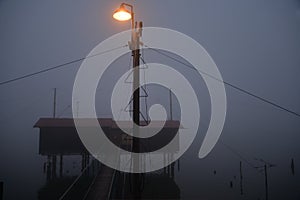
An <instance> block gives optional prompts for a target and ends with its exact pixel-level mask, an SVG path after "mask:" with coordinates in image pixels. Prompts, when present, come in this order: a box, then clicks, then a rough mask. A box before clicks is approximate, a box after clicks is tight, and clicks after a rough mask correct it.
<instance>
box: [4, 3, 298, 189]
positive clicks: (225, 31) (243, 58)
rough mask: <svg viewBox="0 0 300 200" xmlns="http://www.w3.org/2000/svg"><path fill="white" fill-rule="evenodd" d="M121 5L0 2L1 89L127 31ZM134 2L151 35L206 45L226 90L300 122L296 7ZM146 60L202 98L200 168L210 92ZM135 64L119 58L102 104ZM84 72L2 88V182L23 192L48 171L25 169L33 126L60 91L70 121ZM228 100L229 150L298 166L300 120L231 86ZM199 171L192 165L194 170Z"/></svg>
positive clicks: (158, 98) (72, 68)
mask: <svg viewBox="0 0 300 200" xmlns="http://www.w3.org/2000/svg"><path fill="white" fill-rule="evenodd" d="M121 2H122V1H117V0H107V1H100V0H88V1H83V0H64V1H58V0H57V1H38V0H27V1H17V0H0V58H1V59H0V82H2V81H5V80H9V79H11V78H15V77H18V76H22V75H24V74H27V73H31V72H35V71H38V70H42V69H45V68H47V67H51V66H55V65H58V64H61V63H64V62H68V61H71V60H75V59H78V58H82V57H85V56H86V55H87V54H88V53H89V52H90V51H91V50H92V49H93V48H94V47H95V46H96V45H97V44H98V43H100V42H101V41H103V40H105V39H106V38H107V37H109V36H111V35H113V34H115V33H118V32H120V31H123V30H126V29H129V27H130V24H129V23H122V22H116V21H115V20H113V18H112V12H113V11H114V10H115V9H116V8H117V7H118V6H119V5H120V3H121ZM127 2H128V3H131V4H134V8H135V13H136V17H137V19H138V20H142V21H143V22H144V26H150V27H164V28H170V29H174V30H177V31H180V32H182V33H184V34H186V35H188V36H190V37H192V38H193V39H195V40H196V41H198V42H199V43H200V44H201V45H203V46H204V48H205V49H206V50H207V51H208V53H209V54H210V55H211V57H212V58H213V59H214V61H215V63H216V64H217V66H218V68H219V70H220V72H221V74H222V76H223V79H224V81H226V82H229V83H232V84H234V85H237V86H239V87H241V88H243V89H245V90H248V91H251V92H253V93H255V94H257V95H259V96H262V97H264V98H266V99H268V100H271V101H273V102H275V103H277V104H280V105H282V106H284V107H286V108H288V109H291V110H293V111H295V112H297V113H300V104H299V102H300V78H299V74H300V55H299V54H300V1H299V0H266V1H262V0H249V1H240V0H227V1H223V0H186V1H184V0H182V1H179V0H176V1H175V0H163V1H161V0H135V1H133V0H132V1H127ZM145 54H146V55H145V57H146V58H147V59H148V60H149V61H151V62H152V61H157V62H158V61H159V62H162V63H165V64H168V65H171V66H173V67H174V68H175V69H177V70H179V71H181V72H182V73H183V74H184V75H185V76H186V77H188V78H189V79H190V80H191V84H192V85H193V87H194V88H195V89H196V91H197V95H198V98H199V99H201V100H200V107H201V105H202V107H204V108H203V110H204V111H203V113H204V114H203V115H204V118H203V120H204V122H201V123H200V125H203V126H201V128H200V136H199V137H200V138H198V140H197V141H196V142H195V145H193V146H192V148H191V150H190V151H192V152H193V153H192V154H189V156H191V157H192V156H194V158H193V159H197V158H196V157H197V153H196V152H197V151H198V150H199V148H200V144H201V139H202V138H203V136H204V135H203V134H204V133H205V130H206V129H207V123H208V122H207V121H206V120H209V109H208V108H207V107H208V106H209V102H208V101H209V99H208V97H207V90H206V88H205V84H204V83H203V81H202V79H201V77H197V76H195V75H194V73H193V72H192V71H190V70H189V69H184V67H182V66H181V65H180V64H178V63H176V62H174V61H170V60H167V59H165V58H164V57H161V56H159V55H157V54H155V53H153V52H148V51H147V52H146V53H145ZM129 57H130V55H129V54H128V55H126V56H124V57H121V58H120V59H119V60H117V61H116V62H115V63H114V64H113V66H112V68H111V69H110V70H109V71H108V72H107V74H108V76H107V80H104V81H106V82H107V87H106V86H105V85H101V84H100V85H99V92H98V93H97V99H99V102H100V101H105V99H106V100H107V99H108V98H109V92H110V91H109V89H110V88H111V87H112V84H113V82H112V80H115V79H117V77H118V76H120V75H121V73H122V72H124V70H127V69H128V66H129V65H128V63H129ZM80 64H81V63H80V62H79V63H76V64H71V65H68V66H65V67H63V68H60V69H57V70H53V71H50V72H47V73H44V74H40V75H37V76H34V77H31V78H28V79H24V80H20V81H16V82H13V83H9V84H6V85H0V91H1V96H0V108H1V114H0V130H1V133H0V160H1V164H0V179H5V180H7V181H8V182H12V183H16V182H20V181H21V180H24V179H23V178H25V179H26V178H28V176H29V175H28V174H30V173H32V171H34V170H37V171H38V170H41V169H40V166H38V165H37V163H39V162H40V160H34V161H32V164H30V165H29V164H26V160H27V159H33V158H34V156H36V154H37V152H38V130H33V128H32V126H33V125H34V123H35V122H36V121H37V119H38V118H40V117H50V116H52V100H53V97H52V95H53V88H58V108H57V112H58V114H62V116H65V117H70V116H71V110H70V109H69V110H66V112H65V113H62V111H63V110H64V109H65V108H66V107H67V106H68V105H70V103H71V94H72V87H73V82H74V78H75V75H76V72H77V70H78V68H79V66H80ZM109 77H110V78H109ZM226 92H227V98H228V111H227V118H226V122H225V127H224V131H223V133H222V136H221V140H222V141H223V142H224V143H227V144H230V145H231V146H233V147H234V148H236V149H238V150H239V151H240V152H242V153H243V154H245V155H249V157H250V158H251V159H252V157H253V156H259V157H263V158H265V159H266V160H271V161H273V162H275V163H276V162H277V163H281V162H282V163H283V162H285V161H286V160H287V161H288V159H289V158H291V157H295V158H298V159H299V158H300V150H299V140H300V136H299V132H300V123H299V122H300V121H299V120H300V118H299V117H296V116H294V115H291V114H289V113H287V112H285V111H282V110H280V109H278V108H275V107H273V106H272V105H268V104H266V103H264V102H261V101H259V100H257V99H254V98H253V97H250V96H247V95H245V94H243V93H241V92H239V91H236V90H234V89H232V88H230V87H226ZM150 93H151V94H152V95H150V98H149V101H150V104H151V103H152V104H153V103H157V102H160V103H162V104H165V105H167V102H168V99H167V98H168V93H164V91H163V90H158V91H156V92H155V91H154V89H153V90H150ZM108 107H109V106H101V105H97V111H98V115H99V117H102V116H103V117H109V116H110V111H109V110H108ZM201 109H202V108H201ZM201 112H202V110H201ZM201 114H202V113H201ZM175 115H176V113H175ZM216 149H222V147H220V146H218V147H217V148H216ZM215 151H217V150H214V151H213V152H212V154H213V153H214V152H215ZM220 151H222V150H220ZM213 155H214V154H213ZM8 157H10V158H8ZM215 157H217V158H216V159H219V160H221V161H220V162H222V161H223V159H224V160H225V158H224V157H222V156H221V157H222V158H221V157H218V156H215ZM206 159H208V160H211V159H212V158H206ZM2 160H7V162H5V163H3V162H2ZM204 160H205V159H204ZM283 160H284V161H283ZM299 161H300V160H299ZM186 162H187V163H188V162H189V161H188V160H187V161H186ZM191 162H192V161H191ZM200 162H201V161H200ZM16 165H24V169H23V170H24V171H25V172H28V174H26V173H24V171H22V172H18V171H14V170H13V167H11V166H16ZM197 166H198V164H195V163H193V165H191V166H190V167H191V169H193V168H197ZM195 170H196V169H195ZM279 172H280V170H279ZM11 174H14V175H11ZM10 177H11V178H10ZM36 181H40V180H36ZM21 182H22V181H21ZM22 183H24V181H23V182H22ZM20 184H21V183H20ZM187 191H188V190H187Z"/></svg>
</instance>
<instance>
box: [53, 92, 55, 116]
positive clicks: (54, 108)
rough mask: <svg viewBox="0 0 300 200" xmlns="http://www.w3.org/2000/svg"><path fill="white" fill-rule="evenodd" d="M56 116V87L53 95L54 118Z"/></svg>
mask: <svg viewBox="0 0 300 200" xmlns="http://www.w3.org/2000/svg"><path fill="white" fill-rule="evenodd" d="M55 117H56V88H54V96H53V118H55Z"/></svg>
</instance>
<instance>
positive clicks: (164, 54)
mask: <svg viewBox="0 0 300 200" xmlns="http://www.w3.org/2000/svg"><path fill="white" fill-rule="evenodd" d="M144 46H145V47H147V48H148V49H150V50H152V51H155V52H157V53H159V54H161V55H163V56H165V57H168V58H170V59H172V60H174V61H176V62H178V63H180V64H182V65H184V66H186V67H188V68H191V69H193V70H195V71H198V70H197V69H196V68H194V67H193V66H192V65H189V64H187V63H185V62H183V61H181V60H179V59H177V58H174V57H172V56H170V55H168V54H166V53H164V52H161V51H160V50H158V49H154V48H151V47H149V46H147V45H144ZM199 72H200V73H201V74H204V75H206V76H209V77H210V78H212V79H214V80H216V81H219V82H221V83H224V84H225V85H228V86H230V87H231V88H233V89H235V90H238V91H240V92H242V93H245V94H247V95H249V96H252V97H254V98H256V99H258V100H260V101H263V102H265V103H267V104H270V105H272V106H274V107H277V108H279V109H281V110H283V111H286V112H288V113H290V114H292V115H295V116H297V117H300V114H299V113H297V112H295V111H293V110H290V109H288V108H285V107H283V106H281V105H279V104H277V103H274V102H272V101H270V100H268V99H266V98H263V97H260V96H258V95H256V94H254V93H252V92H249V91H247V90H245V89H242V88H241V87H238V86H236V85H233V84H231V83H229V82H226V81H223V80H220V79H218V78H216V77H214V76H212V75H211V74H209V73H206V72H204V71H201V70H199Z"/></svg>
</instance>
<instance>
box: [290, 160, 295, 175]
mask: <svg viewBox="0 0 300 200" xmlns="http://www.w3.org/2000/svg"><path fill="white" fill-rule="evenodd" d="M291 170H292V174H293V176H294V175H295V164H294V159H293V158H292V162H291Z"/></svg>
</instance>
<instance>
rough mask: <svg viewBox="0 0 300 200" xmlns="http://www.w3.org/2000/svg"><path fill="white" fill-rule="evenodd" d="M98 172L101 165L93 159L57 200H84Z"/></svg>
mask: <svg viewBox="0 0 300 200" xmlns="http://www.w3.org/2000/svg"><path fill="white" fill-rule="evenodd" d="M100 170H101V164H100V163H99V162H98V161H97V160H96V159H93V160H92V162H91V163H90V164H89V165H88V166H86V167H85V168H84V169H83V170H82V172H81V173H80V174H79V176H78V177H77V178H76V179H75V180H74V181H73V183H72V184H71V185H70V186H69V187H68V188H67V190H66V191H65V192H64V193H63V194H62V195H61V197H60V198H59V200H71V199H85V198H86V196H87V193H88V192H89V190H90V188H91V185H92V184H93V183H94V180H95V178H96V176H97V175H98V173H99V172H100Z"/></svg>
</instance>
